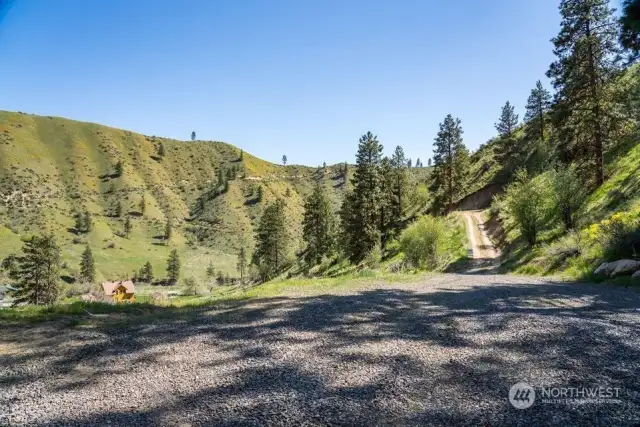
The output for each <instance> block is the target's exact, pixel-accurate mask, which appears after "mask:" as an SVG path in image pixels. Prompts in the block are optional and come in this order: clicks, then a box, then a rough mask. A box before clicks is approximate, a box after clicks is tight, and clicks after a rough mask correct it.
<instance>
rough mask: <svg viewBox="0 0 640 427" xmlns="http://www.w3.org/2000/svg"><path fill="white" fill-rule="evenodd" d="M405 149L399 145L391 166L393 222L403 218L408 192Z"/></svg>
mask: <svg viewBox="0 0 640 427" xmlns="http://www.w3.org/2000/svg"><path fill="white" fill-rule="evenodd" d="M405 164H406V162H405V157H404V150H403V149H402V147H401V146H399V145H398V146H397V147H396V149H395V151H394V152H393V156H392V157H391V167H392V169H393V177H394V179H393V181H394V182H393V186H392V189H393V190H392V191H393V198H392V203H391V206H392V208H393V211H392V215H393V222H394V223H395V224H397V223H398V222H399V221H400V219H401V218H402V213H403V212H404V206H405V201H404V200H405V195H406V192H407V185H408V179H407V168H406V167H405Z"/></svg>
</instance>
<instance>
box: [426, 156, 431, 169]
mask: <svg viewBox="0 0 640 427" xmlns="http://www.w3.org/2000/svg"><path fill="white" fill-rule="evenodd" d="M427 166H429V167H431V157H429V160H427Z"/></svg>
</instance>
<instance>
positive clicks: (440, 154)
mask: <svg viewBox="0 0 640 427" xmlns="http://www.w3.org/2000/svg"><path fill="white" fill-rule="evenodd" d="M461 124H462V122H461V121H460V119H457V118H456V119H454V118H453V117H452V116H451V114H448V115H447V116H446V117H445V119H444V122H442V123H440V130H439V132H438V136H437V137H436V139H435V141H434V144H433V166H434V169H433V173H432V181H431V191H432V192H433V194H434V195H435V196H436V204H437V205H439V207H442V205H443V204H446V206H447V208H448V209H450V208H451V206H452V205H453V202H454V200H456V199H458V198H459V197H461V196H462V194H463V191H464V177H465V173H466V170H465V157H468V154H469V152H468V150H467V149H466V147H465V146H464V143H463V142H462V133H463V132H462V126H461Z"/></svg>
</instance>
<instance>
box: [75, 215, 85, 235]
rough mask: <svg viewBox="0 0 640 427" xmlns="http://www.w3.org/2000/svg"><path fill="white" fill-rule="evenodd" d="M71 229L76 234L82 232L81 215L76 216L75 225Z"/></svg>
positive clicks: (82, 221)
mask: <svg viewBox="0 0 640 427" xmlns="http://www.w3.org/2000/svg"><path fill="white" fill-rule="evenodd" d="M73 228H74V229H75V233H76V234H78V233H82V232H84V229H85V226H84V216H83V215H82V214H77V215H76V219H75V225H74V226H73Z"/></svg>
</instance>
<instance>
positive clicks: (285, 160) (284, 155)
mask: <svg viewBox="0 0 640 427" xmlns="http://www.w3.org/2000/svg"><path fill="white" fill-rule="evenodd" d="M282 164H283V165H284V166H287V155H286V154H283V155H282Z"/></svg>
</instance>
